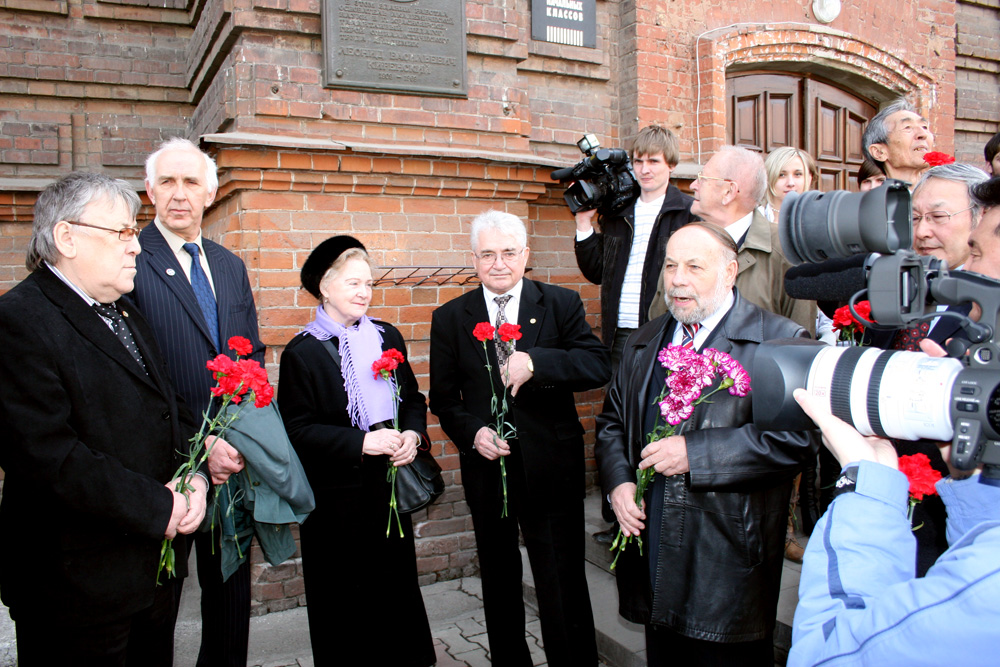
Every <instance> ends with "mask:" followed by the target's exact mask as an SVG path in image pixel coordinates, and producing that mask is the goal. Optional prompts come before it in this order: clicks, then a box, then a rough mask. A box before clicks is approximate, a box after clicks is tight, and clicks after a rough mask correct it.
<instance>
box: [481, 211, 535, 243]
mask: <svg viewBox="0 0 1000 667" xmlns="http://www.w3.org/2000/svg"><path fill="white" fill-rule="evenodd" d="M484 229H495V230H496V231H498V232H500V233H501V234H505V235H507V236H513V237H514V238H515V239H516V240H517V242H518V243H520V244H521V247H522V248H523V247H525V246H527V245H528V230H527V229H525V227H524V222H522V221H521V218H519V217H517V216H516V215H514V214H513V213H505V212H503V211H497V210H495V209H490V210H489V211H483V212H482V213H480V214H479V215H477V216H476V217H475V218H474V219H473V220H472V230H471V231H470V233H469V241H470V243H471V245H472V250H473V252H475V251H477V250H479V235H480V234H481V233H482V231H483V230H484Z"/></svg>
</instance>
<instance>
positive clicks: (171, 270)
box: [167, 269, 177, 276]
mask: <svg viewBox="0 0 1000 667" xmlns="http://www.w3.org/2000/svg"><path fill="white" fill-rule="evenodd" d="M175 273H177V272H176V271H174V270H173V269H167V275H168V276H172V275H174V274H175Z"/></svg>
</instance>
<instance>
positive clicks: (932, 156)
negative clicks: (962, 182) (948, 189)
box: [924, 151, 955, 167]
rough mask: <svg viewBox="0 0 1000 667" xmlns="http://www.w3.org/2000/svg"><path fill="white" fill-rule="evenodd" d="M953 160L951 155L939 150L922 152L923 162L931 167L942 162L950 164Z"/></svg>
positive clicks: (938, 165) (937, 165)
mask: <svg viewBox="0 0 1000 667" xmlns="http://www.w3.org/2000/svg"><path fill="white" fill-rule="evenodd" d="M954 161H955V158H953V157H952V156H951V155H948V154H947V153H941V152H940V151H930V152H929V153H924V162H926V163H927V164H929V165H930V166H932V167H940V166H941V165H943V164H951V163H952V162H954Z"/></svg>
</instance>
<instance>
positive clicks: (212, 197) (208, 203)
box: [205, 189, 219, 208]
mask: <svg viewBox="0 0 1000 667" xmlns="http://www.w3.org/2000/svg"><path fill="white" fill-rule="evenodd" d="M218 193H219V191H218V189H215V190H212V191H211V192H209V193H208V199H206V200H205V208H208V207H209V206H211V205H212V202H214V201H215V195H217V194H218Z"/></svg>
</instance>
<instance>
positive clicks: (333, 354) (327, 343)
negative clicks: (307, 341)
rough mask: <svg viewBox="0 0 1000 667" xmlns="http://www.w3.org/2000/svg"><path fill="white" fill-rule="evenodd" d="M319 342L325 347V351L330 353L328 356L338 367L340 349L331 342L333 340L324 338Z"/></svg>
mask: <svg viewBox="0 0 1000 667" xmlns="http://www.w3.org/2000/svg"><path fill="white" fill-rule="evenodd" d="M320 343H322V344H323V347H325V348H326V351H327V352H329V353H330V358H331V359H333V363H335V364H337V368H340V350H338V349H337V346H336V345H334V344H333V341H332V340H330V339H329V338H327V339H326V340H321V341H320Z"/></svg>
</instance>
